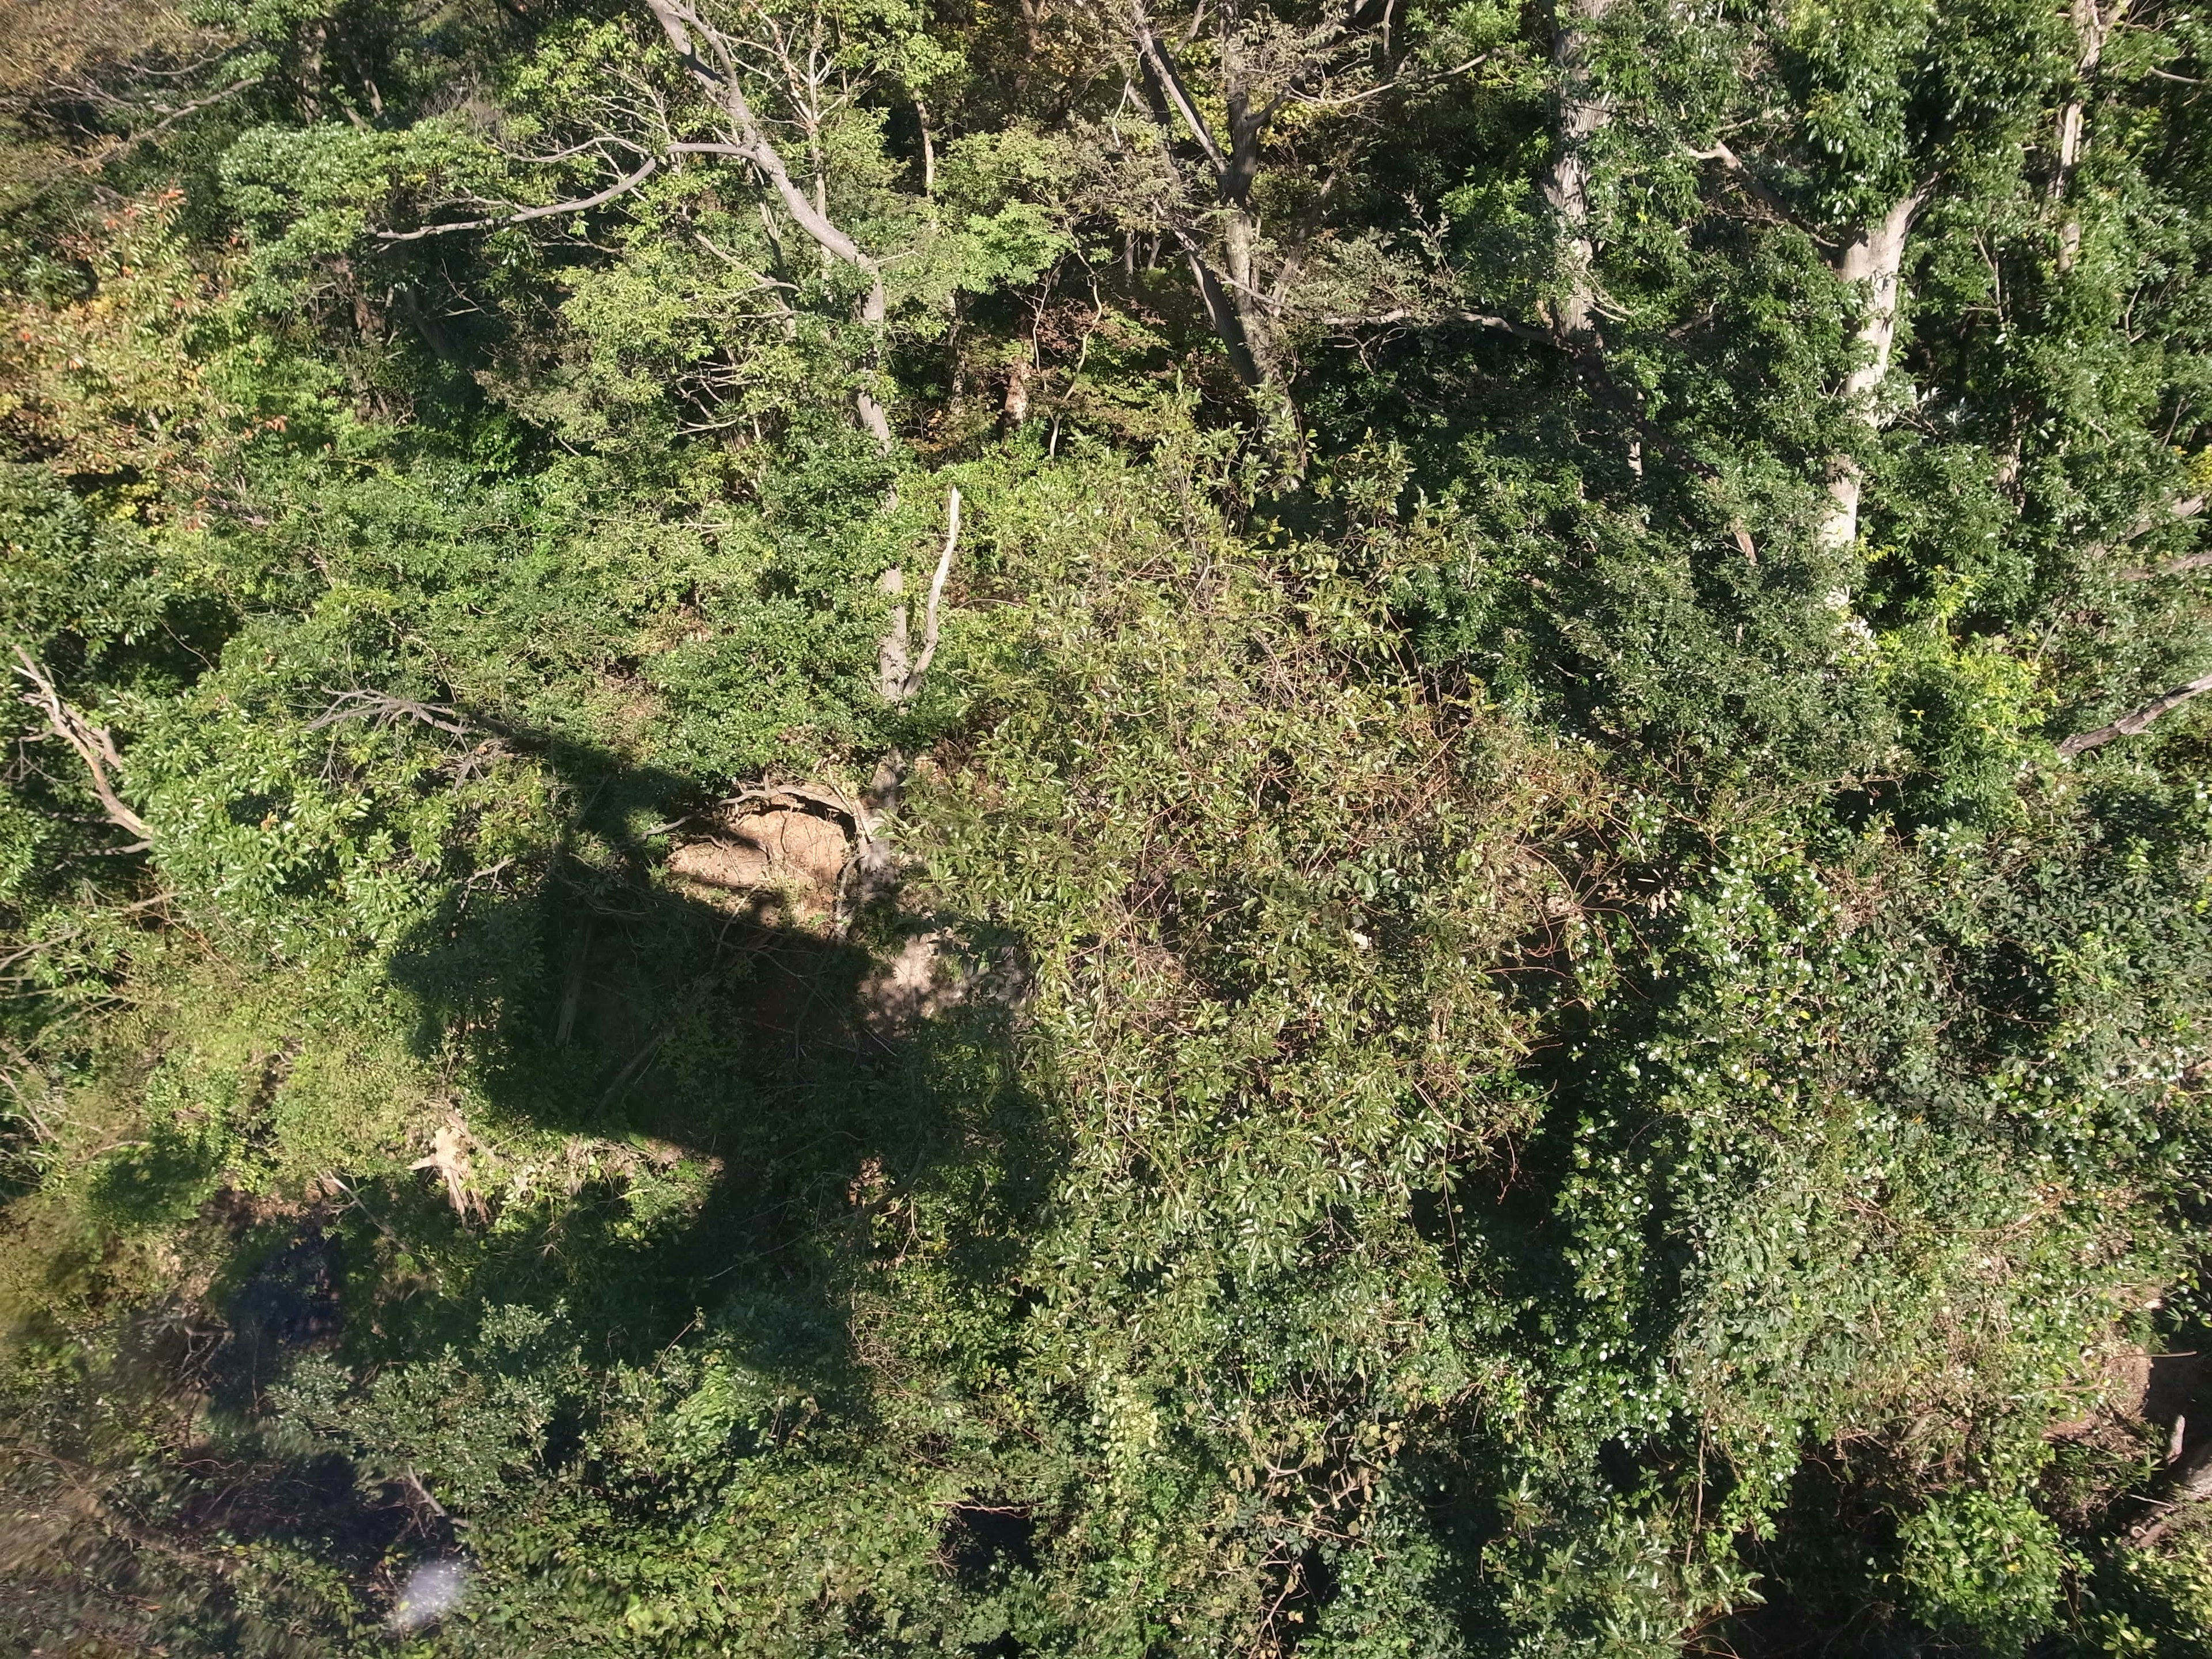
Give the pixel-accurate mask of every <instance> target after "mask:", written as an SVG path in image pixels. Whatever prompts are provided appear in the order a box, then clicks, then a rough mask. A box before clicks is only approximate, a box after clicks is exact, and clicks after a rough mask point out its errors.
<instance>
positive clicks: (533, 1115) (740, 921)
mask: <svg viewBox="0 0 2212 1659" xmlns="http://www.w3.org/2000/svg"><path fill="white" fill-rule="evenodd" d="M478 723H479V724H483V725H486V726H489V722H478ZM515 741H516V744H517V746H518V747H521V746H527V747H529V748H531V749H533V750H537V751H538V753H539V754H541V755H542V756H544V757H546V758H548V759H550V761H551V763H552V765H553V768H554V769H555V770H556V772H557V774H558V775H559V776H560V778H561V780H562V783H563V785H564V786H565V787H566V789H567V791H568V799H571V800H573V801H574V802H575V803H576V806H575V809H574V811H573V813H572V816H571V818H570V821H569V823H568V826H567V829H566V835H565V840H564V844H563V845H562V847H561V848H559V850H558V852H557V853H556V854H555V855H554V857H553V858H552V860H550V866H549V867H548V868H546V869H545V870H544V873H543V876H542V878H539V879H536V880H534V881H532V882H531V883H529V884H526V886H525V890H523V891H521V892H520V893H517V894H513V895H511V896H491V895H488V894H487V893H485V892H483V891H482V890H475V891H471V890H467V889H464V890H461V891H460V892H459V893H458V894H457V896H456V897H455V900H454V902H453V903H452V904H451V905H450V906H449V907H448V910H447V914H446V915H443V916H442V917H441V918H440V920H439V921H438V923H437V924H436V925H435V927H432V928H429V929H426V930H424V932H423V933H422V936H420V937H418V938H416V939H414V940H411V941H410V943H409V945H408V946H407V948H406V949H404V951H402V952H401V953H400V954H399V955H398V957H397V958H396V959H395V963H394V967H393V974H394V976H395V978H396V979H397V980H398V981H399V982H400V983H401V984H402V985H404V987H406V988H407V989H408V990H409V991H410V992H411V993H412V994H413V995H414V997H415V999H416V1002H417V1005H418V1006H419V1008H420V1009H421V1011H422V1024H421V1026H420V1029H419V1031H418V1036H417V1042H418V1045H419V1047H420V1048H421V1051H422V1053H423V1054H425V1055H426V1056H435V1057H437V1058H439V1059H441V1060H444V1061H446V1062H447V1063H448V1064H458V1065H459V1066H462V1067H465V1071H466V1073H467V1075H468V1077H469V1079H470V1081H471V1083H472V1084H473V1085H474V1087H475V1090H476V1091H477V1093H478V1094H479V1095H480V1096H481V1097H483V1099H484V1100H485V1101H486V1102H487V1103H489V1108H490V1113H489V1116H488V1117H487V1118H486V1119H485V1121H483V1123H482V1124H471V1126H470V1127H471V1128H474V1129H477V1130H480V1131H481V1132H482V1133H484V1134H485V1135H486V1136H487V1137H488V1138H496V1137H498V1136H499V1135H500V1133H501V1131H502V1129H508V1128H521V1127H525V1126H528V1127H534V1128H537V1129H539V1130H551V1131H554V1132H556V1133H559V1134H561V1135H562V1136H565V1137H571V1138H573V1139H570V1140H569V1141H568V1148H569V1156H570V1157H571V1158H572V1159H573V1160H574V1161H573V1162H572V1163H571V1164H569V1165H568V1167H566V1168H565V1169H562V1170H555V1171H551V1172H545V1173H541V1175H540V1176H539V1180H538V1184H539V1188H540V1191H541V1192H544V1188H545V1187H546V1186H547V1185H548V1184H549V1183H552V1184H558V1183H562V1182H565V1183H566V1189H565V1190H560V1191H554V1192H550V1193H545V1195H544V1198H543V1200H541V1202H540V1205H539V1207H538V1210H537V1211H536V1212H534V1213H532V1214H531V1215H530V1216H527V1217H526V1218H523V1225H520V1226H517V1225H514V1218H513V1217H509V1218H506V1219H504V1220H503V1221H501V1222H498V1223H495V1224H494V1225H486V1224H487V1222H488V1221H490V1219H491V1218H489V1216H488V1215H477V1216H473V1217H472V1216H471V1215H469V1214H467V1213H465V1212H464V1213H456V1212H455V1210H454V1206H453V1205H452V1203H451V1201H450V1194H447V1192H444V1191H441V1189H440V1188H439V1185H438V1182H437V1181H436V1179H435V1175H434V1174H432V1173H428V1172H426V1173H425V1174H423V1175H422V1176H418V1177H417V1178H416V1183H415V1184H414V1185H413V1186H411V1187H403V1185H402V1183H398V1182H393V1183H388V1184H387V1187H386V1191H385V1193H384V1194H381V1198H382V1200H383V1201H384V1202H386V1203H391V1204H393V1205H396V1206H399V1207H400V1208H401V1209H402V1210H404V1212H405V1215H406V1220H405V1225H404V1226H397V1227H394V1228H393V1231H394V1232H396V1233H398V1234H399V1235H401V1236H410V1233H411V1231H412V1230H416V1229H420V1230H423V1231H426V1232H427V1233H428V1234H429V1235H431V1236H433V1237H441V1240H442V1242H443V1243H444V1245H445V1246H446V1248H447V1249H449V1250H450V1251H452V1252H453V1254H455V1255H458V1256H461V1257H464V1258H465V1259H466V1260H467V1261H469V1263H470V1271H469V1273H468V1290H467V1292H466V1294H465V1295H462V1296H447V1297H410V1298H408V1299H407V1300H406V1301H405V1303H404V1306H403V1307H402V1308H399V1309H396V1310H384V1314H383V1316H380V1325H381V1327H382V1328H383V1331H384V1333H385V1337H384V1339H382V1340H383V1341H389V1342H390V1344H391V1347H390V1351H392V1352H422V1351H423V1348H422V1343H423V1340H424V1339H425V1338H428V1337H431V1336H433V1335H434V1334H442V1335H446V1336H447V1337H448V1338H449V1339H459V1338H460V1337H461V1336H462V1335H463V1334H464V1332H465V1330H466V1329H467V1328H469V1327H470V1326H471V1325H472V1323H473V1322H474V1321H475V1320H476V1319H477V1316H478V1315H479V1314H480V1312H481V1311H482V1310H486V1309H489V1308H493V1307H498V1306H503V1305H509V1304H528V1305H532V1306H537V1307H539V1308H541V1309H550V1307H551V1306H552V1305H553V1304H556V1303H557V1304H560V1306H561V1307H562V1309H563V1310H565V1315H566V1320H567V1323H568V1328H570V1329H571V1330H572V1331H574V1333H575V1334H576V1336H577V1337H578V1338H579V1340H580V1342H581V1345H582V1349H583V1352H584V1355H585V1357H586V1359H588V1360H592V1361H594V1362H597V1361H600V1360H625V1361H629V1362H632V1363H640V1362H642V1361H645V1360H647V1359H648V1358H650V1357H651V1356H653V1354H655V1353H657V1352H660V1351H661V1350H662V1349H664V1348H665V1347H667V1346H670V1345H671V1344H672V1343H674V1342H676V1341H677V1340H680V1339H682V1338H683V1337H684V1336H685V1335H686V1334H693V1333H696V1334H701V1335H703V1336H704V1337H706V1338H708V1339H711V1340H718V1341H720V1342H722V1343H726V1344H729V1345H732V1346H734V1347H735V1349H736V1350H737V1352H738V1353H739V1354H740V1355H741V1357H742V1358H743V1360H744V1363H745V1364H748V1365H749V1366H750V1367H751V1368H752V1369H754V1370H758V1371H761V1372H763V1373H767V1374H769V1375H773V1376H777V1377H778V1378H779V1379H780V1380H782V1381H786V1382H787V1383H789V1384H790V1385H792V1386H793V1389H794V1390H795V1391H797V1392H800V1393H820V1394H828V1395H842V1396H844V1397H846V1398H847V1399H848V1400H854V1401H857V1399H858V1397H859V1395H860V1393H861V1392H862V1391H861V1390H860V1389H859V1388H858V1387H857V1385H858V1384H859V1383H860V1380H861V1379H860V1376H858V1374H857V1373H856V1372H855V1370H854V1365H855V1363H856V1362H855V1358H854V1354H853V1352H852V1346H851V1341H850V1338H849V1334H848V1316H847V1309H846V1298H845V1291H846V1287H847V1286H848V1285H849V1283H850V1282H851V1281H852V1280H853V1279H854V1276H855V1275H856V1274H859V1273H863V1272H864V1271H865V1270H866V1265H867V1263H868V1261H870V1260H871V1259H872V1257H873V1256H874V1255H876V1254H877V1251H878V1245H877V1243H876V1234H877V1233H878V1231H881V1229H880V1228H879V1227H878V1225H876V1224H877V1223H878V1221H879V1220H880V1219H881V1218H883V1217H884V1214H885V1212H886V1210H887V1209H888V1208H889V1207H890V1206H892V1205H893V1203H894V1200H896V1199H898V1198H900V1197H902V1196H904V1195H908V1194H914V1193H915V1192H917V1191H919V1190H921V1189H926V1188H930V1187H932V1186H933V1185H936V1184H938V1183H940V1182H944V1181H946V1180H957V1179H959V1178H960V1174H959V1172H960V1171H961V1170H962V1169H963V1166H965V1165H968V1164H971V1163H975V1162H978V1161H980V1162H982V1163H987V1164H989V1165H990V1166H991V1167H992V1169H993V1170H994V1172H995V1174H996V1176H998V1177H999V1179H998V1180H996V1181H995V1182H994V1185H996V1186H998V1187H999V1188H1000V1190H999V1194H998V1200H999V1201H1000V1202H1001V1203H1008V1202H1011V1203H1012V1204H1015V1205H1017V1206H1019V1205H1023V1204H1026V1203H1029V1202H1033V1201H1035V1200H1036V1198H1038V1197H1039V1196H1041V1195H1042V1193H1043V1192H1044V1191H1045V1190H1046V1182H1047V1180H1048V1170H1047V1169H1046V1168H1045V1167H1044V1164H1045V1161H1046V1160H1045V1158H1044V1152H1045V1148H1044V1146H1043V1145H1042V1141H1041V1139H1040V1138H1039V1135H1038V1133H1037V1127H1036V1116H1035V1114H1034V1112H1033V1110H1032V1109H1031V1108H1030V1104H1029V1103H1027V1102H1026V1101H1025V1100H1024V1098H1023V1097H1022V1096H1021V1094H1020V1092H1019V1091H1018V1087H1017V1085H1016V1082H1015V1068H1014V1066H1013V1064H1012V1055H1011V1049H1010V1046H1009V1036H1010V1031H1009V1026H1010V1014H1009V1011H1008V1010H1007V1009H1006V1006H1003V1004H1002V1003H995V1002H992V1001H989V1000H986V999H985V998H983V997H981V996H976V995H971V996H969V997H968V998H967V999H965V1000H957V1001H951V1003H950V1006H936V1007H933V1008H932V1009H931V1011H930V1012H928V1013H927V1016H926V1017H925V1015H924V1014H923V1013H921V1012H917V1011H915V1009H914V1008H913V1007H911V1006H908V1007H904V1008H902V1007H901V1006H898V1005H897V1002H896V998H895V997H893V996H890V995H888V994H886V992H885V989H884V967H883V964H884V963H885V962H886V961H887V960H889V959H890V958H892V957H896V956H897V954H898V952H899V951H900V949H901V947H902V945H908V946H909V954H911V949H910V946H911V941H913V940H914V939H915V938H916V937H917V936H918V935H920V934H921V933H924V932H925V931H928V930H945V929H947V928H950V930H951V932H952V933H955V934H957V935H958V936H960V937H961V938H963V939H964V940H965V941H967V942H968V943H969V945H970V947H971V950H972V948H973V947H974V946H975V945H982V946H985V947H986V948H989V947H992V946H996V947H997V948H999V949H1000V950H1003V949H1005V948H1006V943H1007V942H1006V941H994V940H989V939H982V938H981V937H980V935H979V930H978V929H976V928H975V927H962V926H960V925H959V923H958V922H957V921H952V920H949V919H946V918H941V917H930V918H922V917H919V916H916V915H912V914H910V913H908V911H907V910H905V909H904V908H902V906H901V905H900V904H899V902H897V901H896V899H891V900H884V901H879V902H877V903H876V904H874V905H873V906H872V907H870V908H868V909H866V911H864V913H863V914H861V915H859V916H858V917H856V918H854V919H853V921H852V923H851V925H850V926H849V927H842V928H841V927H837V926H836V925H835V924H834V923H833V921H832V920H831V917H830V915H829V913H828V906H827V904H826V902H825V903H823V904H822V905H818V906H813V907H810V906H809V905H807V904H806V903H805V902H800V901H799V900H798V899H795V898H793V896H790V895H789V894H784V895H781V896H779V895H778V894H776V893H775V892H774V891H773V890H769V889H766V888H763V889H759V890H754V891H751V892H744V891H737V890H722V891H717V890H714V887H713V886H712V885H711V884H700V883H686V882H679V881H676V880H673V879H671V878H670V877H669V876H668V875H667V874H666V873H665V872H664V870H663V868H662V866H664V865H665V861H666V859H667V855H668V853H669V850H670V848H671V847H672V846H674V845H678V844H680V843H682V842H684V840H685V838H686V836H687V835H691V834H696V835H698V836H702V838H703V837H706V836H709V835H710V833H712V831H713V829H714V819H713V817H712V814H711V809H710V807H709V805H708V804H707V803H704V802H702V799H701V794H700V792H699V790H698V787H697V786H696V783H694V782H693V781H690V780H688V779H685V778H682V777H678V776H676V775H671V774H669V773H665V772H660V771H655V770H653V769H647V768H639V767H634V766H629V765H626V764H624V763H621V762H620V761H619V760H617V759H616V758H615V757H611V756H609V755H607V754H605V753H604V752H601V751H599V750H592V749H589V748H586V747H584V746H581V745H577V744H566V743H561V742H557V741H553V742H533V741H532V740H531V739H530V738H528V737H527V736H522V735H517V736H516V737H515ZM823 816H824V817H825V818H829V821H832V822H834V821H835V820H834V817H831V816H830V815H829V814H828V813H827V812H826V811H825V813H824V814H823ZM671 831H672V833H671ZM823 898H824V899H825V900H826V898H827V895H823ZM375 1201H377V1200H371V1202H373V1203H374V1202H375ZM495 1201H496V1200H495ZM1004 1236H1005V1235H1004V1233H1003V1232H1000V1237H1004ZM955 1255H956V1257H957V1258H958V1259H956V1260H954V1261H951V1263H949V1264H948V1265H950V1266H951V1267H953V1268H954V1270H955V1271H956V1272H964V1273H972V1274H975V1275H978V1276H989V1275H991V1274H993V1273H994V1272H995V1271H996V1270H997V1269H998V1268H999V1267H1001V1266H1003V1265H1004V1264H1002V1263H1000V1262H999V1261H997V1260H996V1259H995V1256H994V1255H993V1253H992V1252H990V1251H988V1250H986V1249H984V1248H983V1247H982V1246H981V1245H976V1246H973V1247H971V1248H969V1249H968V1250H967V1252H966V1253H965V1255H962V1254H961V1252H960V1251H959V1250H958V1249H956V1252H955ZM422 1323H430V1324H443V1325H450V1326H453V1327H456V1328H453V1329H450V1330H447V1331H444V1332H435V1333H434V1332H433V1331H430V1330H424V1329H422V1328H420V1325H421V1324H422ZM409 1326H416V1328H415V1329H412V1330H409V1329H407V1327H409ZM380 1346H381V1341H380Z"/></svg>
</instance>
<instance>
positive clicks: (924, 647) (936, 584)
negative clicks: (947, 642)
mask: <svg viewBox="0 0 2212 1659" xmlns="http://www.w3.org/2000/svg"><path fill="white" fill-rule="evenodd" d="M959 543H960V486H959V485H957V484H955V485H953V486H952V491H951V496H950V498H949V500H948V501H947V502H946V505H945V551H944V552H942V553H940V554H939V555H938V556H937V574H935V575H934V576H933V577H932V578H930V582H929V605H928V608H927V610H926V611H924V612H923V615H922V623H921V655H920V656H918V657H916V658H915V659H914V667H913V668H912V669H911V670H909V671H908V674H907V677H906V684H905V685H904V686H903V687H902V690H901V691H900V694H899V699H898V700H899V701H900V702H912V701H914V699H915V697H916V696H919V695H921V682H922V677H923V676H924V675H926V674H927V673H928V672H929V665H930V664H931V663H932V662H933V661H934V660H935V659H936V657H937V602H938V600H939V599H942V598H943V597H944V594H945V577H947V576H948V575H950V574H951V573H952V550H953V549H954V548H956V547H957V546H958V545H959Z"/></svg>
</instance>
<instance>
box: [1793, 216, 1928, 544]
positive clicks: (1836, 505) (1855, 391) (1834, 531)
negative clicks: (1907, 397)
mask: <svg viewBox="0 0 2212 1659" xmlns="http://www.w3.org/2000/svg"><path fill="white" fill-rule="evenodd" d="M1925 199H1926V192H1925V191H1914V192H1913V193H1912V194H1911V195H1910V196H1908V197H1905V198H1904V199H1903V200H1902V201H1899V202H1898V203H1897V204H1895V205H1893V207H1892V208H1891V209H1890V210H1889V211H1888V212H1887V213H1886V214H1884V215H1883V216H1882V217H1881V221H1880V222H1878V223H1875V224H1873V225H1870V226H1869V227H1868V228H1865V229H1863V230H1862V231H1860V232H1859V233H1858V234H1857V235H1855V236H1854V237H1852V239H1851V240H1850V242H1849V243H1848V244H1847V245H1846V246H1844V250H1843V252H1842V253H1841V254H1840V255H1838V258H1837V259H1836V274H1837V275H1838V276H1841V277H1842V278H1843V279H1844V281H1845V282H1847V283H1850V284H1851V285H1852V286H1853V287H1854V288H1856V289H1858V290H1859V295H1860V303H1861V306H1862V307H1863V311H1862V313H1861V320H1860V323H1859V329H1858V344H1859V347H1860V349H1861V353H1862V356H1861V360H1860V362H1858V364H1857V366H1856V367H1855V368H1852V370H1851V372H1850V376H1849V378H1847V379H1846V380H1844V407H1845V408H1846V409H1847V410H1849V411H1850V416H1851V418H1852V419H1853V420H1855V421H1857V422H1859V423H1860V424H1862V425H1863V426H1864V427H1865V428H1866V429H1867V430H1868V431H1869V432H1872V431H1875V429H1876V428H1878V427H1879V426H1880V424H1881V414H1880V410H1879V409H1878V408H1877V406H1876V399H1877V398H1878V396H1879V394H1880V393H1881V387H1882V383H1883V382H1884V381H1885V380H1887V379H1888V378H1889V357H1890V348H1891V346H1892V345H1893V343H1894V342H1895V341H1896V338H1897V311H1898V301H1899V294H1900V281H1899V278H1900V275H1901V273H1902V271H1903V270H1904V266H1905V239H1906V237H1907V236H1908V235H1910V234H1911V230H1912V220H1913V216H1915V215H1916V214H1917V213H1918V212H1919V211H1920V204H1921V203H1922V202H1923V201H1924V200H1925ZM1861 479H1862V474H1861V473H1860V471H1859V464H1858V463H1857V461H1855V460H1853V459H1851V458H1850V456H1848V455H1838V456H1836V457H1834V458H1833V459H1831V460H1830V461H1829V463H1828V510H1827V511H1826V513H1824V514H1823V515H1822V517H1821V520H1820V527H1819V529H1818V531H1817V532H1815V535H1816V537H1817V539H1818V540H1819V542H1820V545H1821V546H1822V547H1825V548H1829V549H1833V550H1841V549H1844V548H1847V547H1849V546H1850V545H1851V544H1853V543H1854V542H1856V541H1857V540H1858V536H1859V486H1860V483H1861Z"/></svg>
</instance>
